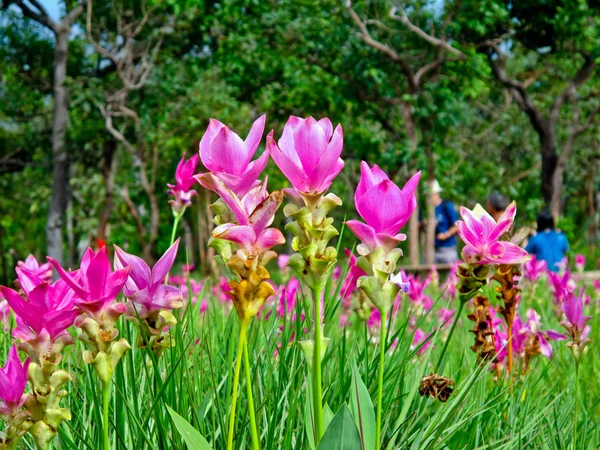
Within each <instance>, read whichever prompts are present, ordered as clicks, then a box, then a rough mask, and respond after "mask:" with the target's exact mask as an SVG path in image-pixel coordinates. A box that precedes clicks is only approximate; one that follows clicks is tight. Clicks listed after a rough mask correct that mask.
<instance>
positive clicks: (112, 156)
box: [96, 139, 117, 242]
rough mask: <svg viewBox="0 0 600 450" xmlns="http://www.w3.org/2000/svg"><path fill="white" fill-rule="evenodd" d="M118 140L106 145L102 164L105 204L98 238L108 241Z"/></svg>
mask: <svg viewBox="0 0 600 450" xmlns="http://www.w3.org/2000/svg"><path fill="white" fill-rule="evenodd" d="M116 151H117V142H116V141H114V140H113V139H109V140H108V141H107V142H106V146H105V147H104V162H103V165H102V177H103V178H104V206H103V208H102V212H101V213H100V220H99V221H98V233H97V237H96V239H97V240H98V241H105V242H106V237H107V236H106V235H107V232H106V230H107V228H108V223H109V222H110V214H111V212H112V207H113V203H114V195H115V174H116V172H117V155H116Z"/></svg>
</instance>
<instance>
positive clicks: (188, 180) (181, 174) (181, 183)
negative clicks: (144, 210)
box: [167, 153, 199, 212]
mask: <svg viewBox="0 0 600 450" xmlns="http://www.w3.org/2000/svg"><path fill="white" fill-rule="evenodd" d="M198 160H199V157H198V154H194V155H193V156H192V157H191V158H190V159H188V160H187V161H186V160H185V153H184V154H183V156H182V157H181V161H179V164H177V169H176V170H175V181H176V184H167V186H168V187H169V191H168V194H169V195H172V196H173V197H174V199H173V200H170V201H169V203H171V206H172V207H173V210H174V211H176V212H178V211H181V209H182V208H187V207H188V206H190V205H191V204H192V197H193V196H194V195H197V192H196V191H195V190H193V189H192V186H193V185H194V184H195V183H196V179H195V178H194V172H195V171H196V167H198Z"/></svg>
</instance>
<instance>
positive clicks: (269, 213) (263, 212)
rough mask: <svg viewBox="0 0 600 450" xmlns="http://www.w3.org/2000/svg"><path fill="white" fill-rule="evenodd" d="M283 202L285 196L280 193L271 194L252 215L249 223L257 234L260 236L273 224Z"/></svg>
mask: <svg viewBox="0 0 600 450" xmlns="http://www.w3.org/2000/svg"><path fill="white" fill-rule="evenodd" d="M282 201H283V194H282V193H281V192H279V191H276V192H273V193H271V195H269V196H268V197H267V198H266V199H265V200H264V201H263V202H262V203H261V204H260V205H258V206H257V207H256V209H255V210H254V211H253V212H252V214H251V215H250V218H249V219H248V222H249V224H250V226H251V227H252V228H253V229H254V232H255V233H256V234H260V233H261V232H262V230H264V229H265V228H266V227H267V226H269V224H271V223H272V222H273V218H274V217H275V212H276V211H277V209H278V208H279V205H281V202H282Z"/></svg>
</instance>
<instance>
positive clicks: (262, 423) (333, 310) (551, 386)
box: [0, 277, 600, 450]
mask: <svg viewBox="0 0 600 450" xmlns="http://www.w3.org/2000/svg"><path fill="white" fill-rule="evenodd" d="M342 279H343V277H342ZM211 292H212V291H211V282H210V280H206V282H205V284H204V290H203V292H202V293H201V294H200V298H205V299H207V300H208V302H209V308H208V310H207V311H206V312H205V313H204V314H201V313H200V310H199V308H200V302H199V301H198V302H197V303H196V305H194V306H193V307H189V308H187V309H186V310H185V312H184V313H181V314H180V315H181V317H180V320H179V322H178V324H177V325H176V326H175V327H173V328H172V329H171V333H172V337H173V339H174V341H175V345H174V347H173V348H171V349H170V350H167V351H166V352H165V353H164V354H163V356H162V357H161V358H160V359H159V360H158V361H156V360H154V361H153V360H152V358H151V357H150V355H151V353H149V352H148V351H147V350H145V349H139V348H137V347H136V346H135V342H136V340H137V330H136V328H135V326H134V325H133V324H132V323H130V322H126V321H124V320H123V319H121V321H120V322H119V331H120V336H121V337H125V338H127V340H128V341H129V342H130V343H132V347H133V348H132V350H130V351H129V352H128V353H127V354H126V355H125V356H124V358H123V359H122V361H121V363H120V365H119V366H118V368H117V370H116V373H115V376H114V378H113V389H112V398H111V403H110V405H109V406H110V410H109V420H110V423H111V427H110V438H111V448H114V449H156V450H158V449H165V448H170V449H185V448H186V444H185V443H184V441H183V440H182V438H181V435H180V434H179V432H178V431H177V429H176V428H175V426H174V424H173V422H172V420H171V416H170V414H169V411H168V407H170V408H172V410H173V411H175V412H176V413H178V414H179V415H181V416H182V417H183V418H185V419H186V420H188V421H189V422H190V423H191V425H192V426H193V427H194V428H195V429H196V430H198V431H199V432H200V433H201V434H202V435H203V436H204V437H205V438H206V439H207V441H208V442H209V443H210V444H211V446H212V447H213V448H215V449H223V448H225V446H226V440H227V430H228V419H227V418H228V416H229V406H230V398H231V392H232V389H233V386H232V379H233V368H234V365H235V358H236V356H235V355H236V349H237V345H238V336H239V330H240V321H239V320H238V318H237V315H236V314H235V312H234V311H233V310H231V311H230V310H228V309H227V308H226V307H224V306H222V303H221V301H220V300H218V299H217V298H214V297H213V296H212V294H211ZM488 292H489V293H490V294H491V293H492V291H491V290H488ZM428 293H429V295H431V296H432V298H437V299H438V300H437V301H436V304H435V305H434V307H433V309H432V310H431V311H430V312H429V313H425V314H420V313H418V312H417V311H415V310H414V309H411V305H410V301H409V300H408V299H406V300H405V301H403V307H402V309H401V310H400V311H398V312H397V313H396V314H395V315H394V317H392V318H391V319H390V327H389V333H388V336H389V339H388V340H387V343H386V348H387V355H386V359H385V372H384V380H383V399H382V401H383V412H384V413H383V420H382V423H383V428H382V429H383V432H382V443H383V447H382V448H388V449H406V450H409V449H410V450H412V449H440V450H442V449H479V450H483V449H505V450H509V449H510V450H514V449H556V450H561V449H571V448H573V443H572V431H573V414H574V411H575V400H574V391H575V384H574V380H575V365H574V360H573V357H572V355H571V352H570V350H569V349H568V348H567V346H566V345H565V342H553V343H552V346H553V348H554V357H553V358H552V359H551V360H549V359H546V358H545V357H543V356H538V357H536V358H535V359H534V360H533V363H532V367H531V369H530V370H529V371H528V373H527V374H520V373H518V372H519V364H518V363H519V360H518V359H517V360H516V361H517V364H516V372H517V373H516V374H515V377H514V380H513V382H512V383H510V382H509V380H507V379H501V380H494V373H493V372H491V371H490V370H489V369H488V367H484V366H482V365H480V364H478V361H477V356H476V355H475V354H474V353H473V352H472V351H471V350H470V346H471V345H472V344H473V337H472V334H471V333H469V332H468V329H469V328H471V326H472V322H470V321H469V320H467V318H466V315H467V313H466V312H463V315H462V317H461V318H460V320H461V322H460V323H458V325H457V327H456V330H455V334H454V337H453V338H452V342H451V343H450V345H449V346H448V350H447V353H446V355H445V356H444V369H443V375H445V376H447V377H450V378H452V379H453V380H454V381H455V383H456V389H455V391H454V393H453V394H452V396H451V397H450V399H449V400H448V402H447V403H441V402H439V401H436V400H432V399H429V398H422V397H420V396H419V393H418V389H419V382H420V380H421V377H422V376H423V375H428V374H430V373H431V372H433V371H434V366H435V364H436V362H437V361H438V359H439V358H440V354H441V350H442V347H443V346H444V342H445V335H446V333H447V331H445V330H447V328H445V329H444V330H443V331H441V332H438V333H432V335H431V338H430V339H431V340H432V343H433V345H432V346H431V347H430V348H428V349H427V350H426V351H425V352H424V353H423V354H422V355H417V351H418V350H419V348H418V347H417V348H411V347H412V334H413V332H412V331H411V330H412V327H411V326H410V324H409V319H410V318H412V320H414V321H415V323H416V325H417V326H418V327H420V328H422V329H423V330H424V331H426V332H432V331H434V330H435V328H436V327H437V326H438V325H439V324H438V321H437V315H436V312H437V310H439V308H441V307H443V306H446V307H453V308H457V306H458V305H457V304H456V303H453V302H450V304H448V300H446V299H445V297H444V296H443V295H441V292H440V290H439V289H438V288H436V287H434V286H430V287H429V288H428ZM595 295H597V294H595ZM594 305H595V302H594V301H592V303H591V305H590V306H588V309H589V311H586V313H588V314H590V315H592V316H594V317H593V319H592V320H591V321H590V325H591V326H592V330H593V331H592V334H591V338H592V340H593V342H592V343H591V344H590V345H588V347H587V349H586V351H585V354H584V355H583V357H582V362H581V367H580V374H579V377H580V381H581V396H580V399H579V402H580V404H579V417H578V418H577V420H578V442H577V448H578V449H595V448H599V447H600V430H599V428H598V418H599V417H598V416H599V409H598V405H599V401H600V383H598V376H597V374H598V373H600V367H599V365H600V355H599V351H598V346H597V342H598V340H597V338H596V336H597V330H598V329H599V327H600V320H599V318H598V316H597V314H596V312H597V311H596V307H595V306H594ZM275 307H276V305H267V306H266V307H265V310H263V312H262V314H261V317H260V318H255V319H254V320H252V322H251V323H250V326H249V328H248V348H249V359H250V365H251V373H250V375H251V379H252V382H253V386H252V387H253V394H254V402H255V406H256V417H257V422H258V426H259V433H260V442H261V447H262V448H263V449H309V448H311V446H310V444H309V438H308V436H309V433H307V430H306V427H305V425H306V412H305V411H306V407H307V402H310V398H309V392H310V389H309V388H310V381H309V377H308V368H307V364H306V361H305V359H304V356H303V353H302V351H301V350H300V347H299V345H298V344H297V341H299V340H302V339H305V338H307V337H308V336H309V333H310V331H309V330H310V329H311V326H310V323H311V319H312V318H311V314H312V306H311V300H310V296H309V295H306V296H304V297H303V298H302V299H301V301H299V302H298V303H297V307H296V311H295V312H296V316H297V317H298V320H297V321H294V322H292V321H291V320H290V318H291V314H289V315H288V316H286V317H285V318H284V319H280V318H279V317H278V315H277V314H275V312H274V309H275ZM529 307H534V308H535V309H536V310H537V311H538V312H539V314H540V315H541V316H542V321H543V323H544V327H545V328H550V329H555V330H560V329H561V327H560V325H559V319H558V318H557V317H556V316H555V314H554V312H553V308H552V300H551V294H550V291H549V289H547V287H546V283H545V281H543V280H542V281H541V282H540V283H539V285H538V286H536V287H535V289H531V288H529V287H527V286H525V289H524V291H523V298H522V301H521V305H520V307H519V311H520V314H521V316H522V317H523V316H524V315H525V312H526V311H527V309H528V308H529ZM325 308H326V311H325V317H326V319H325V320H326V322H325V323H326V325H325V335H326V336H327V337H329V338H331V341H330V343H329V346H328V350H327V354H326V356H325V359H324V361H323V375H322V376H323V386H324V392H323V395H324V397H323V403H324V405H326V407H325V410H326V412H325V414H326V415H327V411H328V410H331V411H332V412H333V413H335V412H336V411H337V410H338V409H339V408H340V407H341V406H342V405H343V404H344V403H348V402H349V400H350V395H351V392H350V391H351V386H352V370H353V369H352V368H353V365H354V364H356V367H357V369H358V373H359V375H360V377H361V378H362V380H363V381H364V383H365V385H366V387H367V388H368V390H369V393H370V396H371V399H372V400H373V403H375V401H376V386H377V376H378V372H377V371H378V357H379V354H378V353H379V352H378V343H377V339H376V336H373V335H372V332H371V331H370V330H369V329H368V328H367V326H366V324H365V322H364V321H362V320H360V319H359V318H358V317H357V316H356V315H353V316H352V317H351V320H352V326H350V327H348V328H346V329H341V328H340V327H339V325H338V324H339V319H338V317H339V314H340V300H339V287H338V285H337V283H333V282H332V283H330V286H328V289H327V297H326V302H325ZM271 309H273V313H272V314H268V312H269V311H270V310H271ZM465 310H468V305H467V307H466V308H465ZM302 313H304V316H303V314H302ZM301 317H303V319H301ZM280 330H281V331H280ZM73 333H75V331H73ZM292 334H293V335H294V338H293V342H292V343H291V344H289V345H287V342H288V341H289V340H290V338H291V337H292ZM394 342H396V344H395V345H392V344H393V343H394ZM11 343H12V340H11V338H10V334H9V333H8V332H5V333H3V334H1V335H0V354H2V355H6V354H8V349H9V346H10V345H11ZM281 343H283V345H281ZM71 349H73V351H72V352H71V351H69V350H71ZM83 350H84V348H83V345H82V344H81V343H80V342H78V343H77V344H76V345H75V347H69V348H68V350H67V351H66V353H65V360H64V367H65V368H67V369H68V370H69V372H70V373H71V374H72V376H73V382H72V383H69V384H68V391H69V392H68V396H67V397H66V398H65V400H63V404H64V406H66V407H68V408H70V409H71V413H72V420H71V421H68V422H64V423H63V425H62V426H61V428H60V430H59V437H58V438H57V439H56V440H55V448H57V449H73V450H75V449H81V450H83V449H89V450H97V449H98V448H100V447H101V442H102V440H103V427H102V423H103V420H102V386H101V383H100V382H99V381H98V379H97V376H96V373H95V372H94V370H93V369H92V368H91V367H89V366H87V365H86V364H85V363H84V362H83V360H82V357H81V355H82V352H83ZM275 353H277V355H275ZM246 387H247V386H246V377H245V376H241V377H240V386H239V392H240V395H239V398H238V414H237V418H236V420H237V423H236V434H235V441H234V448H236V449H250V448H252V444H251V435H250V417H249V413H248V403H247V395H246ZM21 445H22V446H23V448H34V445H33V442H32V440H31V438H30V437H29V436H27V437H26V438H25V439H24V440H23V441H22V444H21Z"/></svg>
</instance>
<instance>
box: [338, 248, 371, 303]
mask: <svg viewBox="0 0 600 450" xmlns="http://www.w3.org/2000/svg"><path fill="white" fill-rule="evenodd" d="M344 251H345V252H346V256H348V258H349V259H348V272H347V273H346V277H345V278H344V282H343V284H342V288H341V289H340V293H341V294H342V298H343V299H344V300H346V301H348V300H350V298H351V297H352V294H353V293H354V291H356V283H357V281H358V279H359V278H360V277H363V276H366V275H367V273H366V272H365V271H364V270H363V269H361V268H360V267H358V266H357V265H356V256H355V255H353V254H352V253H351V252H350V250H348V249H347V248H346V249H344Z"/></svg>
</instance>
